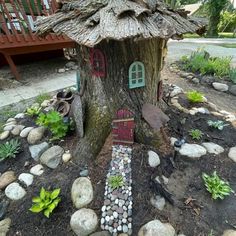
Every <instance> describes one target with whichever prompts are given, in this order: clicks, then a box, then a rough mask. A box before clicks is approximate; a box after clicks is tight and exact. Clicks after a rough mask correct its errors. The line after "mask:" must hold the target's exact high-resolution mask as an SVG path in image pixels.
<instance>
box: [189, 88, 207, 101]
mask: <svg viewBox="0 0 236 236" xmlns="http://www.w3.org/2000/svg"><path fill="white" fill-rule="evenodd" d="M187 99H188V100H189V101H190V102H192V103H197V102H203V101H204V94H202V93H200V92H198V91H196V90H192V91H188V92H187Z"/></svg>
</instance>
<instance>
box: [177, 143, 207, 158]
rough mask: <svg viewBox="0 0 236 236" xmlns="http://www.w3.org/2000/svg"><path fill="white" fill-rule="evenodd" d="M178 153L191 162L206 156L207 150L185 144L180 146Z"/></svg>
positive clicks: (196, 145) (195, 145)
mask: <svg viewBox="0 0 236 236" xmlns="http://www.w3.org/2000/svg"><path fill="white" fill-rule="evenodd" d="M179 153H180V154H181V155H182V156H187V157H189V158H191V159H193V160H196V159H198V158H199V157H201V156H204V155H206V153H207V150H206V149H205V148H204V147H202V146H200V145H198V144H189V143H185V144H183V145H182V146H181V149H180V150H179Z"/></svg>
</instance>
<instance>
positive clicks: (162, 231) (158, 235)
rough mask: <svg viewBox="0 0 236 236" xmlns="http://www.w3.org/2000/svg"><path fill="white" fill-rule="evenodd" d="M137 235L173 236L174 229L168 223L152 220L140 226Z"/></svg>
mask: <svg viewBox="0 0 236 236" xmlns="http://www.w3.org/2000/svg"><path fill="white" fill-rule="evenodd" d="M138 236H175V229H174V228H173V226H172V225H171V224H169V223H162V222H161V221H159V220H152V221H150V222H148V223H147V224H145V225H144V226H142V227H141V229H140V230H139V232H138Z"/></svg>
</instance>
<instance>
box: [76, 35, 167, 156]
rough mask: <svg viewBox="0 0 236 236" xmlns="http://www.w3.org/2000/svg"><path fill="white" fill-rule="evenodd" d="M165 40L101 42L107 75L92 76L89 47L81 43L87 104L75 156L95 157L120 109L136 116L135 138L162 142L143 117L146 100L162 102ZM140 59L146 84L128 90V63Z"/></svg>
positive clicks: (81, 71) (143, 140)
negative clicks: (161, 76) (161, 88)
mask: <svg viewBox="0 0 236 236" xmlns="http://www.w3.org/2000/svg"><path fill="white" fill-rule="evenodd" d="M166 43H167V42H166V41H165V40H161V39H151V40H145V41H136V42H134V41H132V40H126V41H123V42H118V41H109V42H105V41H104V42H102V43H101V44H99V45H98V46H97V47H96V48H98V49H100V50H101V51H102V52H103V53H104V55H105V58H106V77H105V78H99V77H95V76H93V75H92V70H91V65H90V49H89V48H86V47H84V46H78V60H79V70H80V76H81V80H82V81H83V80H84V79H86V81H87V83H86V89H85V93H84V96H83V97H82V100H83V104H84V105H85V123H84V130H85V136H84V137H83V138H81V139H80V140H79V142H78V145H77V148H76V150H75V157H76V159H77V160H79V159H80V158H84V157H85V158H94V157H96V155H97V154H98V153H99V151H100V150H101V148H102V146H103V144H104V142H105V140H106V138H107V136H108V135H109V133H110V131H111V127H112V119H113V118H114V117H115V113H116V111H117V110H118V109H121V108H126V109H128V110H130V111H131V112H133V114H134V117H135V124H136V128H135V141H137V142H141V143H146V144H150V145H154V146H158V145H160V144H161V141H162V138H161V135H160V132H154V131H153V130H152V129H151V128H150V126H149V125H148V124H147V123H146V122H145V121H144V120H143V119H142V113H141V110H142V106H143V104H145V103H151V104H153V105H159V102H158V100H157V89H158V82H159V81H160V74H161V70H162V68H163V60H164V57H165V54H166ZM134 61H141V62H142V63H143V64H144V66H145V82H146V85H145V87H141V88H134V89H129V79H128V78H129V72H128V71H129V66H130V65H131V64H132V63H133V62H134Z"/></svg>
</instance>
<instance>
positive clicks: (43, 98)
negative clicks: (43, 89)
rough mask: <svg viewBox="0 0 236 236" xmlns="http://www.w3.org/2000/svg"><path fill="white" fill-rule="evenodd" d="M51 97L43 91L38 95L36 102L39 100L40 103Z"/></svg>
mask: <svg viewBox="0 0 236 236" xmlns="http://www.w3.org/2000/svg"><path fill="white" fill-rule="evenodd" d="M50 98H51V97H50V96H49V94H47V93H41V94H39V95H38V96H37V97H36V99H35V102H37V103H38V104H41V103H42V102H43V101H44V100H49V99H50Z"/></svg>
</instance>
